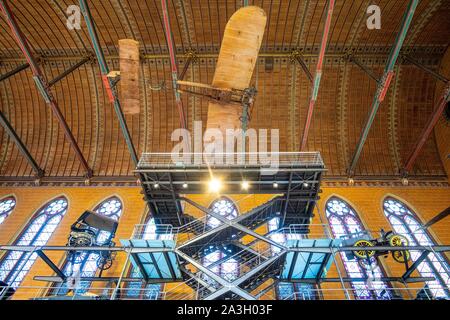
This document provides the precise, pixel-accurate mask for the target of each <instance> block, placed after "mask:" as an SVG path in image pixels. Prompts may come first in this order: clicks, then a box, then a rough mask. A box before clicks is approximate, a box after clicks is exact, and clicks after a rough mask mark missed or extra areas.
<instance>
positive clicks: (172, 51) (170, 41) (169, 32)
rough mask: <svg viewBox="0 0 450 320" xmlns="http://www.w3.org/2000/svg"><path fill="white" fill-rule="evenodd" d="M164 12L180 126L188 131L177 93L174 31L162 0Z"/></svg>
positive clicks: (165, 2)
mask: <svg viewBox="0 0 450 320" xmlns="http://www.w3.org/2000/svg"><path fill="white" fill-rule="evenodd" d="M161 6H162V12H163V20H164V31H165V34H166V39H167V47H168V49H169V56H170V66H171V71H172V81H173V89H174V90H175V101H176V104H177V108H178V114H179V116H180V126H181V128H183V129H186V117H185V115H184V108H183V102H182V101H181V96H180V93H179V92H178V91H177V87H178V85H177V80H178V67H177V60H176V56H175V48H174V43H173V39H172V30H171V28H170V20H169V12H168V10H167V0H161Z"/></svg>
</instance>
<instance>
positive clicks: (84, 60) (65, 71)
mask: <svg viewBox="0 0 450 320" xmlns="http://www.w3.org/2000/svg"><path fill="white" fill-rule="evenodd" d="M91 60H92V58H91V57H86V58H83V59H82V60H80V61H78V62H77V63H75V64H74V65H73V66H71V67H70V68H68V69H67V70H64V71H63V73H61V74H60V75H58V76H57V77H56V78H54V79H53V80H51V81H50V82H49V83H48V86H49V87H51V86H53V85H54V84H56V83H57V82H59V81H61V80H62V79H64V78H65V77H67V76H68V75H69V74H71V73H72V72H74V71H75V70H77V69H78V68H79V67H81V66H82V65H84V64H85V63H87V62H89V61H91Z"/></svg>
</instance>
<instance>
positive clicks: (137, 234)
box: [132, 223, 177, 241]
mask: <svg viewBox="0 0 450 320" xmlns="http://www.w3.org/2000/svg"><path fill="white" fill-rule="evenodd" d="M176 236H177V233H176V232H174V228H173V226H172V225H170V224H158V225H152V224H148V223H147V224H137V225H135V226H134V230H133V234H132V239H143V240H174V241H176Z"/></svg>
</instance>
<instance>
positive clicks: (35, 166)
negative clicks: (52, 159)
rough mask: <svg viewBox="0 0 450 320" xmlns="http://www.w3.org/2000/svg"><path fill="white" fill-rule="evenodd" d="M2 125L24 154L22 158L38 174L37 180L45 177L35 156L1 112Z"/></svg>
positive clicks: (0, 121)
mask: <svg viewBox="0 0 450 320" xmlns="http://www.w3.org/2000/svg"><path fill="white" fill-rule="evenodd" d="M0 124H1V125H2V126H3V128H5V131H6V133H7V134H8V135H9V137H10V138H11V140H13V141H14V143H15V144H16V146H17V148H18V149H19V151H20V153H21V154H22V156H24V158H25V159H26V160H27V161H28V163H29V164H30V166H31V167H32V168H33V170H34V172H35V173H36V177H37V178H41V177H43V176H44V170H42V169H41V168H40V167H39V165H38V164H37V163H36V161H35V160H34V158H33V156H32V155H31V154H30V152H29V151H28V149H27V147H26V146H25V144H24V143H23V142H22V140H21V139H20V137H19V136H18V135H17V133H16V131H15V130H14V128H13V127H12V126H11V124H10V123H9V121H8V119H7V118H6V117H5V115H4V114H3V112H2V111H0Z"/></svg>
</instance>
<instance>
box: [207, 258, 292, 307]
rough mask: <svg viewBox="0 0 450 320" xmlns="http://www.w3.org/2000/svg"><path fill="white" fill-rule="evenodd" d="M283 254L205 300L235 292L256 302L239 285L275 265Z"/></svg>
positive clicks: (267, 261)
mask: <svg viewBox="0 0 450 320" xmlns="http://www.w3.org/2000/svg"><path fill="white" fill-rule="evenodd" d="M283 254H284V251H280V252H279V253H278V254H277V255H274V256H272V257H271V258H270V259H268V260H266V261H264V262H263V263H261V264H259V265H258V266H256V267H255V268H253V269H252V270H250V271H249V272H247V273H246V274H245V275H243V276H241V277H239V278H237V279H236V280H234V281H233V282H231V283H230V284H229V285H228V286H224V287H223V288H221V289H219V290H217V291H215V292H214V293H212V294H211V295H209V296H208V297H206V299H205V300H212V299H216V298H218V297H220V296H221V295H223V294H224V293H226V292H228V291H233V292H234V293H236V294H238V295H240V296H241V297H243V298H246V299H247V300H255V299H256V298H255V297H254V296H252V295H251V294H249V293H247V292H246V291H244V290H243V289H241V288H240V287H239V285H240V284H241V283H243V282H244V281H246V280H247V279H249V278H250V277H252V276H253V275H255V274H257V273H258V272H261V271H262V270H264V269H265V268H266V267H268V266H269V265H271V264H272V263H274V262H275V261H276V260H278V259H279V258H280V257H281V256H282V255H283ZM236 289H237V290H236ZM243 292H245V293H246V294H247V295H246V296H244V295H242V293H243Z"/></svg>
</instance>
